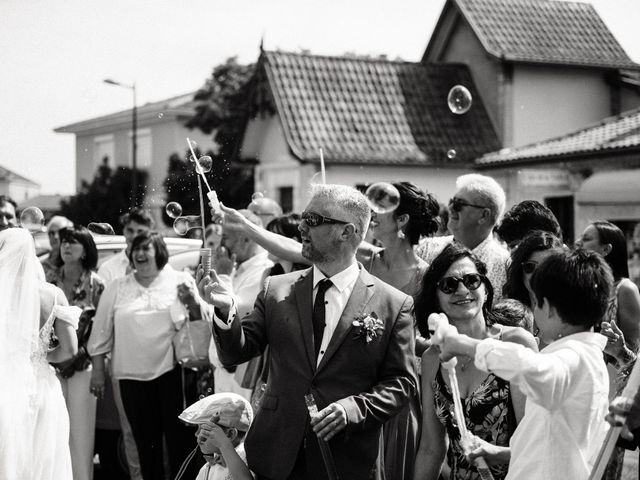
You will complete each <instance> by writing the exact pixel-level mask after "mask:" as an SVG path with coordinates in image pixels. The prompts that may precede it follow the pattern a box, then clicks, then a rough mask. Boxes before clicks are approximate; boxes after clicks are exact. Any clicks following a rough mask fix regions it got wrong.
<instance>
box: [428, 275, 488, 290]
mask: <svg viewBox="0 0 640 480" xmlns="http://www.w3.org/2000/svg"><path fill="white" fill-rule="evenodd" d="M483 280H484V277H483V276H482V275H480V274H479V273H467V274H465V275H463V276H462V277H444V278H443V279H442V280H440V281H439V282H438V288H439V289H440V291H441V292H442V293H446V294H447V295H450V294H452V293H455V292H456V291H457V290H458V285H460V283H462V284H463V285H464V286H465V287H467V289H468V290H477V289H478V288H480V285H482V281H483Z"/></svg>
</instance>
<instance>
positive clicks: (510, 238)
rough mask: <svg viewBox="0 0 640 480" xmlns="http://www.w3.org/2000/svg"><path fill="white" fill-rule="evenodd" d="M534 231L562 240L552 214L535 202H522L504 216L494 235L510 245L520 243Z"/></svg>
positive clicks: (560, 230) (557, 224)
mask: <svg viewBox="0 0 640 480" xmlns="http://www.w3.org/2000/svg"><path fill="white" fill-rule="evenodd" d="M534 230H541V231H543V232H549V233H551V234H552V235H555V236H556V237H558V238H559V239H561V240H562V228H560V224H559V223H558V219H557V218H556V216H555V215H554V214H553V212H552V211H551V210H550V209H549V208H548V207H545V206H544V205H542V204H541V203H540V202H538V201H536V200H524V201H522V202H520V203H517V204H516V205H514V206H513V207H511V208H510V209H509V210H508V211H507V212H506V213H505V214H504V216H503V217H502V221H501V222H500V225H499V226H498V227H497V228H496V233H497V234H498V235H499V236H500V238H501V239H502V241H503V242H505V243H506V244H508V245H511V244H513V243H516V242H518V243H519V242H521V241H522V240H523V239H524V237H526V236H527V234H528V233H529V232H532V231H534Z"/></svg>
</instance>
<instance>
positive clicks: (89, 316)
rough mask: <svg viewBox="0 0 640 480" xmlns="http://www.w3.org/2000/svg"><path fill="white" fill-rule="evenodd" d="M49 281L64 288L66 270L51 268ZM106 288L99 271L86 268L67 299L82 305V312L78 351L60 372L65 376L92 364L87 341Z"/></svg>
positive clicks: (78, 331) (72, 303) (71, 303)
mask: <svg viewBox="0 0 640 480" xmlns="http://www.w3.org/2000/svg"><path fill="white" fill-rule="evenodd" d="M46 278H47V282H49V283H52V284H54V285H56V286H57V287H59V288H60V289H61V290H63V288H64V287H63V284H64V270H63V267H60V268H58V269H56V270H50V271H49V272H48V273H47V277H46ZM103 290H104V282H103V281H102V279H101V278H100V277H99V276H98V274H97V273H95V272H92V271H91V270H84V271H83V272H82V274H81V275H80V278H78V281H77V282H76V283H75V285H74V286H73V291H72V294H71V295H70V297H69V298H67V300H68V301H69V305H71V306H76V307H80V308H81V309H82V314H81V315H80V323H79V325H78V330H77V334H78V353H77V355H76V356H75V357H74V360H75V361H74V362H73V365H69V366H68V367H66V368H63V369H62V370H63V371H61V372H60V373H61V374H62V376H63V377H65V378H68V377H70V376H71V375H73V372H74V371H80V370H85V369H86V368H88V367H89V365H90V364H91V360H90V359H89V356H88V355H87V352H86V346H87V341H88V340H89V335H90V334H91V326H92V324H93V314H94V313H95V310H96V308H97V307H98V302H99V301H100V295H102V291H103Z"/></svg>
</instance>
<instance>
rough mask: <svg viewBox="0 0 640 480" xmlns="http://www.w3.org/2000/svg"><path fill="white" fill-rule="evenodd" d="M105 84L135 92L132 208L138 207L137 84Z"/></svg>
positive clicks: (112, 82)
mask: <svg viewBox="0 0 640 480" xmlns="http://www.w3.org/2000/svg"><path fill="white" fill-rule="evenodd" d="M104 83H108V84H109V85H115V86H117V87H123V88H128V89H129V90H131V91H132V92H133V110H132V114H131V208H133V207H136V206H137V203H138V165H137V161H136V160H137V153H138V138H137V137H138V112H137V110H138V103H137V99H136V84H135V82H134V83H132V84H131V85H128V84H126V83H121V82H117V81H115V80H112V79H110V78H107V79H105V80H104Z"/></svg>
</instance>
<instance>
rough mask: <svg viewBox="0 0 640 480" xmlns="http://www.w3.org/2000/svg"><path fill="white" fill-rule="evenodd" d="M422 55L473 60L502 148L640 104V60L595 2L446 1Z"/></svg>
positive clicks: (474, 73)
mask: <svg viewBox="0 0 640 480" xmlns="http://www.w3.org/2000/svg"><path fill="white" fill-rule="evenodd" d="M422 61H423V62H424V63H426V64H428V63H430V62H456V63H463V64H465V65H467V66H468V68H469V70H470V71H471V74H472V76H473V79H474V82H475V85H476V87H477V89H478V90H479V93H480V96H481V97H482V101H483V103H484V105H485V107H486V109H487V112H488V114H489V116H490V118H491V122H492V124H493V126H494V128H495V130H496V132H497V133H498V137H499V138H500V141H501V144H502V146H503V147H518V146H521V145H527V144H530V143H533V142H537V141H540V140H544V139H547V138H552V137H556V136H558V135H562V134H565V133H569V132H571V131H574V130H576V129H579V128H581V127H584V126H586V125H589V124H591V123H593V122H596V121H598V120H601V119H602V118H605V117H608V116H610V115H617V114H618V113H620V112H622V111H625V110H629V109H631V108H635V107H637V106H639V105H640V89H639V88H638V82H637V76H636V75H637V72H639V71H640V65H638V64H637V63H635V62H634V61H632V60H631V59H630V58H629V56H628V55H627V54H626V53H625V51H624V49H623V48H622V47H621V46H620V44H619V43H618V41H617V40H616V38H615V37H614V36H613V34H612V33H611V32H610V30H609V29H608V28H607V26H606V25H605V23H604V22H603V21H602V19H601V18H600V16H599V15H598V13H597V12H596V10H595V9H594V7H593V6H592V5H590V4H588V3H580V2H568V1H552V0H447V2H446V3H445V5H444V7H443V11H442V13H441V15H440V17H439V19H438V22H437V24H436V27H435V29H434V31H433V34H432V36H431V39H430V40H429V43H428V45H427V48H426V50H425V53H424V56H423V59H422Z"/></svg>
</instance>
